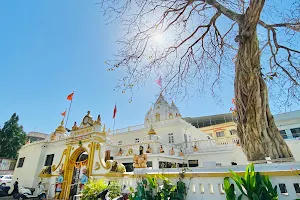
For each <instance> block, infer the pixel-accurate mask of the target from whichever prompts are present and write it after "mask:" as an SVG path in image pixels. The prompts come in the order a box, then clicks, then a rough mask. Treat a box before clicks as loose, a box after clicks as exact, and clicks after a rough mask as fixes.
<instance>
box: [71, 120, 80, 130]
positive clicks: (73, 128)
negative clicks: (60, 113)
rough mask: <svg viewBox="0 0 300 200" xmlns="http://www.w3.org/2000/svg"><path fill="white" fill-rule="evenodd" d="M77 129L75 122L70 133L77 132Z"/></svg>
mask: <svg viewBox="0 0 300 200" xmlns="http://www.w3.org/2000/svg"><path fill="white" fill-rule="evenodd" d="M78 129H79V128H78V126H77V123H76V122H74V125H73V126H72V131H76V130H78Z"/></svg>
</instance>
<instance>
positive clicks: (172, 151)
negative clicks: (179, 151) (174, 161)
mask: <svg viewBox="0 0 300 200" xmlns="http://www.w3.org/2000/svg"><path fill="white" fill-rule="evenodd" d="M174 154H175V151H174V148H173V147H172V149H171V151H170V155H171V156H174Z"/></svg>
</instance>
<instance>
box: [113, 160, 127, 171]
mask: <svg viewBox="0 0 300 200" xmlns="http://www.w3.org/2000/svg"><path fill="white" fill-rule="evenodd" d="M110 172H118V173H124V172H126V168H125V166H124V165H123V164H122V163H118V161H116V160H114V161H113V163H112V167H111V169H110Z"/></svg>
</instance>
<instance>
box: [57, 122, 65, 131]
mask: <svg viewBox="0 0 300 200" xmlns="http://www.w3.org/2000/svg"><path fill="white" fill-rule="evenodd" d="M55 132H60V133H64V132H66V129H65V127H64V120H62V121H61V122H60V126H58V127H57V128H56V129H55Z"/></svg>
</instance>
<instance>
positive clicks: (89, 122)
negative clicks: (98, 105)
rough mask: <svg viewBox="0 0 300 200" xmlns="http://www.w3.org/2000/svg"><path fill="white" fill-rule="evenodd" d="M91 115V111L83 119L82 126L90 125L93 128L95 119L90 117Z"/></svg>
mask: <svg viewBox="0 0 300 200" xmlns="http://www.w3.org/2000/svg"><path fill="white" fill-rule="evenodd" d="M90 113H91V112H90V111H87V114H86V115H85V116H84V118H83V119H82V124H83V125H90V126H92V125H93V124H94V121H93V118H92V116H91V115H90Z"/></svg>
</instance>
